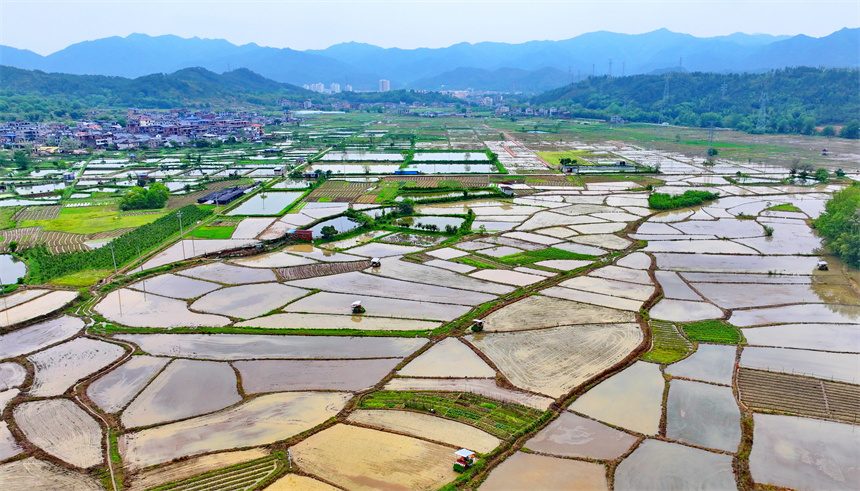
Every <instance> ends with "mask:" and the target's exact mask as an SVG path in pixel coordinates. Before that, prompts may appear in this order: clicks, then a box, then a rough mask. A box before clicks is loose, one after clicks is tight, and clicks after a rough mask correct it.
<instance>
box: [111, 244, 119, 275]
mask: <svg viewBox="0 0 860 491" xmlns="http://www.w3.org/2000/svg"><path fill="white" fill-rule="evenodd" d="M110 257H111V259H113V274H117V270H116V255H115V254H114V253H113V241H110Z"/></svg>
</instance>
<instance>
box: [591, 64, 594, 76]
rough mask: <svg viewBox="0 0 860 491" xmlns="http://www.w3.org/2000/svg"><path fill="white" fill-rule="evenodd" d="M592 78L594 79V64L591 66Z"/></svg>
mask: <svg viewBox="0 0 860 491" xmlns="http://www.w3.org/2000/svg"><path fill="white" fill-rule="evenodd" d="M591 76H592V77H594V63H592V64H591Z"/></svg>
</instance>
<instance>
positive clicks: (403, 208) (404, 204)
mask: <svg viewBox="0 0 860 491" xmlns="http://www.w3.org/2000/svg"><path fill="white" fill-rule="evenodd" d="M397 213H398V214H400V215H411V214H413V213H415V202H414V201H412V200H411V199H409V198H406V199H404V200H403V201H401V202H400V203H398V204H397Z"/></svg>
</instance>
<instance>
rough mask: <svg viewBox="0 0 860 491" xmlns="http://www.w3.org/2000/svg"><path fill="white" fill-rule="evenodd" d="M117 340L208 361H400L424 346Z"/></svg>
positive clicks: (331, 339)
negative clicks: (308, 359) (280, 359)
mask: <svg viewBox="0 0 860 491" xmlns="http://www.w3.org/2000/svg"><path fill="white" fill-rule="evenodd" d="M117 337H118V338H119V339H123V340H126V341H130V342H132V343H134V344H136V345H137V346H139V347H140V349H142V350H143V351H145V352H147V353H149V354H152V355H157V356H181V357H187V358H202V359H207V360H247V359H257V358H285V359H289V358H293V359H307V358H320V359H347V358H348V359H358V358H402V357H405V356H408V355H409V354H411V353H412V352H413V351H415V350H417V349H418V348H420V347H421V346H423V345H424V344H426V343H427V340H426V339H421V338H418V339H416V338H385V337H366V338H361V337H347V336H266V337H260V336H257V335H252V334H217V335H211V334H122V335H119V336H117Z"/></svg>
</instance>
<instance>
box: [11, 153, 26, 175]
mask: <svg viewBox="0 0 860 491" xmlns="http://www.w3.org/2000/svg"><path fill="white" fill-rule="evenodd" d="M12 161H13V162H14V163H15V167H17V168H19V169H21V170H27V169H29V168H30V157H29V156H28V155H27V152H25V151H23V150H16V151H15V154H14V156H13V157H12Z"/></svg>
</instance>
